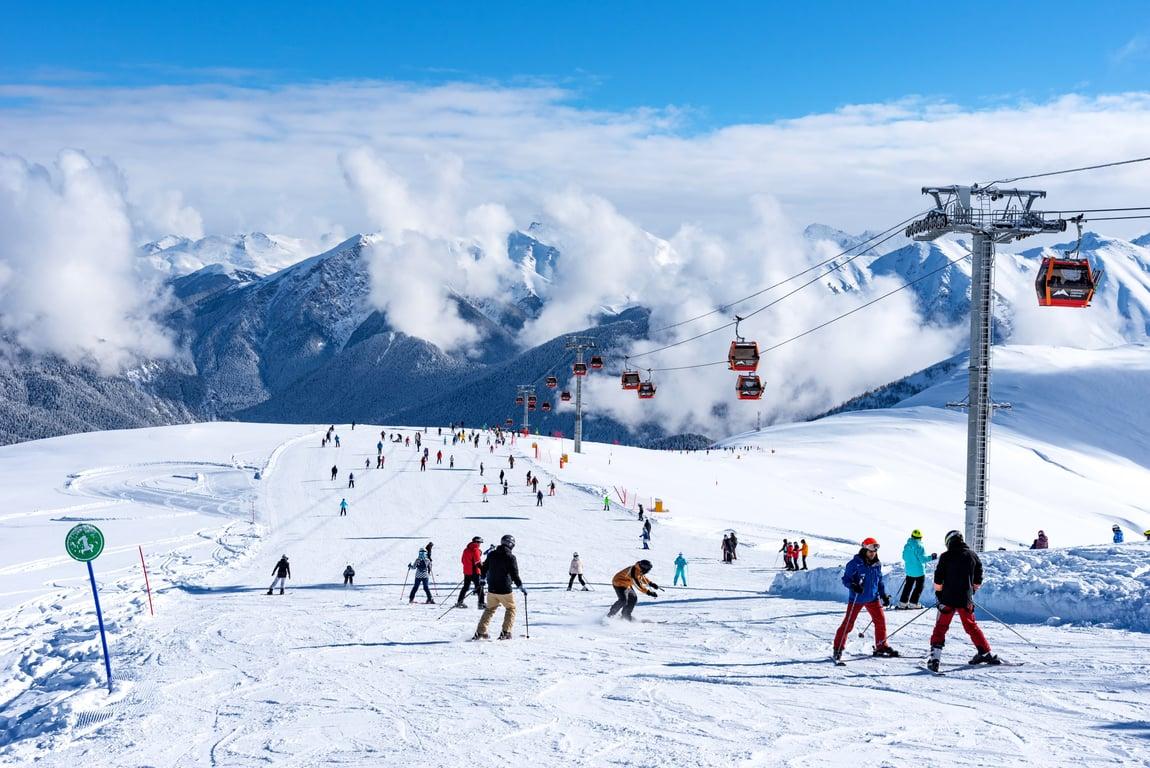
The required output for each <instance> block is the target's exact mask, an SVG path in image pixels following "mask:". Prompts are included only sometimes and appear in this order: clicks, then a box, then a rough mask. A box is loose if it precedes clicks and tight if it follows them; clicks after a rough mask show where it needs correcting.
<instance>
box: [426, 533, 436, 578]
mask: <svg viewBox="0 0 1150 768" xmlns="http://www.w3.org/2000/svg"><path fill="white" fill-rule="evenodd" d="M434 546H435V542H433V541H429V542H427V546H426V547H424V549H425V550H427V559H428V560H430V559H431V548H432V547H434ZM432 576H434V574H432Z"/></svg>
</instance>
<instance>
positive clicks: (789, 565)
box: [776, 555, 795, 571]
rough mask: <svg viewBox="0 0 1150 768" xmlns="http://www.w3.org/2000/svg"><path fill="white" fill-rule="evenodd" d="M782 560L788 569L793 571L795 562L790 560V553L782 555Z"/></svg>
mask: <svg viewBox="0 0 1150 768" xmlns="http://www.w3.org/2000/svg"><path fill="white" fill-rule="evenodd" d="M776 562H777V561H776ZM783 562H784V563H786V565H787V570H788V571H793V570H794V569H795V564H794V563H793V562H791V556H790V555H783Z"/></svg>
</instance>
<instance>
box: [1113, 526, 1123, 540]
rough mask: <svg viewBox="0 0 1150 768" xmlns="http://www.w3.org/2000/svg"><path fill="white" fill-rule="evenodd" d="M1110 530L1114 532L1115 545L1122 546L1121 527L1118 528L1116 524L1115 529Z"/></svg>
mask: <svg viewBox="0 0 1150 768" xmlns="http://www.w3.org/2000/svg"><path fill="white" fill-rule="evenodd" d="M1110 530H1111V531H1113V532H1114V543H1115V544H1121V543H1122V541H1123V536H1122V529H1121V528H1120V527H1118V524H1117V523H1115V524H1114V527H1113V528H1111V529H1110Z"/></svg>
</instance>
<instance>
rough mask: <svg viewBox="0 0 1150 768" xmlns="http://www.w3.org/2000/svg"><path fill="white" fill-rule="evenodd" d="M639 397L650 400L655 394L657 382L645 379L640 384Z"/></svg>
mask: <svg viewBox="0 0 1150 768" xmlns="http://www.w3.org/2000/svg"><path fill="white" fill-rule="evenodd" d="M638 392H639V399H640V400H650V399H651V398H653V397H654V396H655V383H654V382H653V381H644V382H643V383H641V384H640V385H639V389H638Z"/></svg>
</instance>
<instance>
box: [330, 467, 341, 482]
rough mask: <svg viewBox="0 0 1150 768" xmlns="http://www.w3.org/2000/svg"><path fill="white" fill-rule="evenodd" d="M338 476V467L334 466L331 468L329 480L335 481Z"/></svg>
mask: <svg viewBox="0 0 1150 768" xmlns="http://www.w3.org/2000/svg"><path fill="white" fill-rule="evenodd" d="M338 476H339V467H337V466H335V465H334V464H333V465H332V466H331V479H332V480H335V479H336V478H337V477H338Z"/></svg>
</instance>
